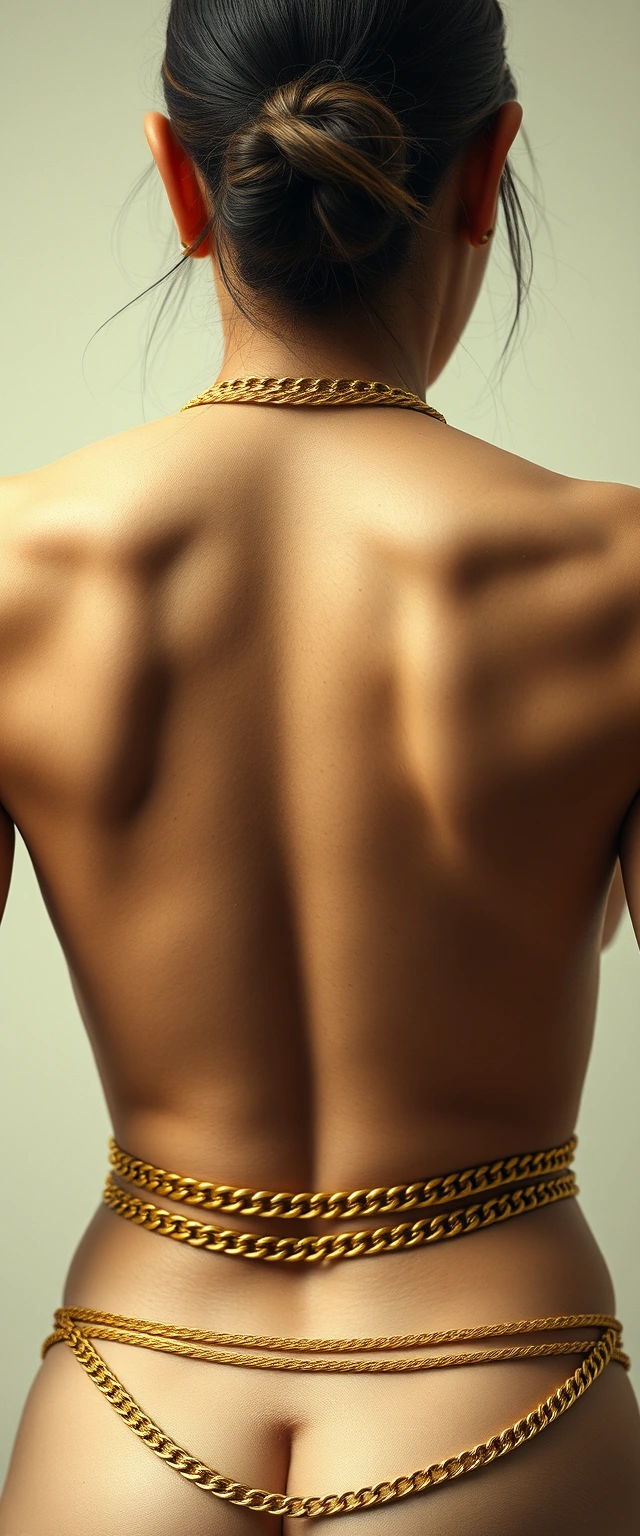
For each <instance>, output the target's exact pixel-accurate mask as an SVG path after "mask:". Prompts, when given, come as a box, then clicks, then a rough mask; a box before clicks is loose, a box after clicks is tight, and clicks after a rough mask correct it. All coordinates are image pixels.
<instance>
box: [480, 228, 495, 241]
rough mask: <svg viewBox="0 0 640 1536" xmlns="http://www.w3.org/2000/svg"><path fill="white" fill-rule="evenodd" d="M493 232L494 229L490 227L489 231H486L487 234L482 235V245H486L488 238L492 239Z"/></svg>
mask: <svg viewBox="0 0 640 1536" xmlns="http://www.w3.org/2000/svg"><path fill="white" fill-rule="evenodd" d="M492 234H493V229H488V230H487V232H486V235H483V236H482V238H481V240H480V244H481V245H486V243H487V240H490V239H491V236H492Z"/></svg>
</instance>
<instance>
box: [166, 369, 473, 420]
mask: <svg viewBox="0 0 640 1536" xmlns="http://www.w3.org/2000/svg"><path fill="white" fill-rule="evenodd" d="M225 404H227V405H341V406H346V405H382V406H385V405H386V406H399V407H400V408H401V409H403V410H407V411H422V413H423V414H424V415H425V416H433V417H435V419H436V421H441V422H442V423H443V424H444V426H446V425H447V423H446V421H445V418H444V416H443V415H442V414H441V412H440V411H436V410H435V409H434V407H433V406H432V405H427V403H426V401H425V400H422V399H421V398H420V396H419V395H414V394H413V393H412V392H411V390H409V389H399V388H396V387H395V386H394V385H392V384H382V383H379V382H378V381H377V380H372V379H289V378H285V379H276V378H269V377H266V376H263V377H254V378H248V379H223V380H222V381H221V382H220V383H219V384H212V385H211V388H210V389H205V390H204V391H203V393H202V394H201V395H195V396H194V398H193V400H188V401H187V403H186V405H183V406H182V407H181V409H182V410H183V411H190V410H191V409H192V407H193V406H194V405H225Z"/></svg>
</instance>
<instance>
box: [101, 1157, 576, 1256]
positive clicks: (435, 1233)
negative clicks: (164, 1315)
mask: <svg viewBox="0 0 640 1536" xmlns="http://www.w3.org/2000/svg"><path fill="white" fill-rule="evenodd" d="M577 1193H578V1186H577V1184H576V1181H575V1178H574V1175H573V1174H572V1173H568V1174H566V1175H565V1176H564V1178H559V1179H549V1180H548V1181H547V1182H546V1183H544V1184H532V1185H528V1186H527V1187H526V1188H525V1189H517V1190H514V1191H513V1192H512V1193H510V1194H504V1195H501V1196H499V1197H494V1198H493V1199H491V1200H485V1201H484V1202H483V1203H482V1204H479V1205H470V1206H465V1207H464V1208H463V1209H462V1210H456V1211H450V1212H448V1213H447V1214H442V1215H440V1216H432V1217H430V1218H429V1217H426V1218H423V1219H422V1220H421V1221H415V1222H403V1223H401V1224H400V1225H399V1226H395V1227H376V1228H375V1230H374V1231H359V1232H353V1231H351V1232H340V1233H338V1234H333V1233H331V1234H326V1235H324V1236H322V1237H274V1236H272V1235H271V1234H269V1235H265V1236H259V1235H258V1234H256V1233H255V1232H236V1231H232V1230H230V1229H228V1228H225V1227H217V1226H212V1225H208V1224H204V1223H203V1222H200V1221H196V1220H194V1219H193V1218H190V1217H188V1216H179V1215H174V1214H173V1212H171V1211H165V1210H163V1209H162V1208H161V1207H159V1206H157V1205H153V1204H152V1203H151V1202H150V1201H143V1200H139V1199H138V1198H137V1197H136V1196H135V1195H128V1194H127V1193H126V1192H125V1190H123V1189H121V1188H120V1186H119V1185H118V1184H116V1183H115V1182H113V1181H112V1179H111V1177H109V1178H108V1179H107V1183H106V1185H105V1188H104V1193H103V1200H104V1203H105V1205H107V1206H108V1207H109V1209H110V1210H112V1211H114V1212H115V1214H116V1215H117V1216H122V1217H123V1218H124V1220H125V1221H132V1222H134V1223H135V1225H136V1226H139V1227H144V1228H146V1230H147V1231H149V1232H155V1233H157V1234H158V1236H159V1237H170V1238H173V1239H174V1241H175V1242H178V1243H185V1244H186V1245H187V1247H190V1248H202V1249H203V1250H204V1251H205V1252H207V1253H226V1254H228V1255H229V1257H231V1258H244V1259H263V1260H265V1261H267V1262H269V1263H278V1262H281V1263H288V1264H296V1263H306V1264H317V1263H320V1262H322V1260H324V1259H332V1260H336V1259H355V1258H367V1257H373V1256H374V1255H375V1254H380V1253H395V1252H397V1251H398V1250H400V1249H403V1248H409V1249H412V1248H421V1247H423V1246H424V1245H425V1244H426V1243H438V1242H442V1241H445V1240H446V1239H448V1238H455V1237H464V1236H466V1235H467V1234H468V1233H470V1232H477V1231H480V1230H481V1229H483V1228H485V1227H489V1226H495V1225H497V1224H498V1223H499V1222H503V1221H509V1220H510V1219H511V1218H512V1217H514V1216H524V1215H525V1214H526V1213H527V1212H529V1211H535V1210H539V1209H541V1208H542V1207H543V1206H546V1205H554V1204H555V1203H556V1202H557V1201H558V1200H569V1199H571V1198H572V1197H573V1196H574V1195H576V1194H577Z"/></svg>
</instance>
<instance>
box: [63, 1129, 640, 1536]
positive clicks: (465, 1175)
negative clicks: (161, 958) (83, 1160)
mask: <svg viewBox="0 0 640 1536" xmlns="http://www.w3.org/2000/svg"><path fill="white" fill-rule="evenodd" d="M576 1145H577V1141H576V1137H575V1136H574V1137H572V1138H571V1139H570V1140H569V1141H567V1142H565V1144H564V1145H563V1146H561V1147H552V1148H550V1149H548V1150H546V1151H542V1152H527V1153H522V1154H519V1155H516V1156H513V1157H507V1158H500V1159H498V1160H496V1161H494V1162H492V1163H481V1164H478V1165H476V1166H474V1167H472V1168H466V1169H462V1170H460V1171H459V1172H457V1173H450V1174H442V1175H438V1176H437V1177H435V1178H431V1179H421V1180H418V1181H417V1182H416V1183H413V1184H397V1185H392V1186H390V1187H377V1188H375V1189H356V1190H351V1191H345V1190H338V1191H335V1192H332V1193H323V1192H308V1191H306V1192H302V1193H291V1192H288V1191H280V1192H277V1191H271V1190H255V1189H247V1188H236V1187H235V1186H233V1185H229V1184H215V1183H211V1182H207V1181H203V1180H200V1179H194V1178H191V1177H188V1176H187V1175H186V1174H180V1173H172V1172H169V1171H168V1170H167V1169H164V1168H158V1167H156V1166H155V1164H153V1163H148V1162H144V1161H143V1160H142V1159H141V1158H136V1157H133V1156H132V1155H131V1154H130V1153H129V1152H125V1151H124V1150H123V1148H122V1147H119V1146H118V1144H117V1142H115V1141H113V1140H112V1141H111V1142H110V1143H109V1158H110V1163H111V1167H112V1170H113V1172H112V1173H110V1174H109V1177H108V1179H107V1184H106V1188H105V1192H104V1198H105V1201H106V1203H107V1205H109V1206H110V1208H111V1209H112V1210H114V1211H115V1212H116V1213H117V1214H118V1215H120V1216H123V1217H125V1218H126V1219H127V1220H129V1221H134V1222H136V1223H137V1224H138V1225H140V1226H144V1227H146V1228H147V1229H149V1230H151V1231H155V1232H157V1233H159V1234H160V1235H162V1236H164V1237H173V1238H175V1239H176V1240H177V1241H179V1242H185V1243H187V1244H189V1245H191V1246H195V1247H198V1248H203V1249H205V1250H208V1251H210V1252H214V1253H227V1254H234V1255H237V1256H242V1257H245V1258H260V1259H267V1260H271V1261H272V1262H273V1261H277V1260H282V1261H285V1262H300V1261H301V1260H302V1261H305V1262H318V1261H321V1260H324V1259H332V1258H356V1257H361V1256H363V1255H367V1254H376V1253H389V1252H395V1251H397V1250H398V1249H402V1248H415V1247H418V1246H420V1245H422V1244H424V1243H432V1242H438V1241H440V1240H441V1239H443V1238H447V1237H457V1236H462V1235H464V1234H465V1233H469V1232H472V1231H477V1230H478V1229H480V1228H482V1227H487V1226H489V1225H492V1224H495V1223H496V1222H501V1221H506V1220H507V1219H509V1218H510V1217H511V1216H517V1215H522V1214H524V1212H525V1211H531V1210H535V1209H536V1208H538V1207H540V1206H543V1205H548V1204H550V1203H552V1202H553V1201H556V1200H565V1199H568V1198H569V1197H570V1196H571V1195H574V1194H575V1193H576V1192H577V1186H576V1183H575V1179H574V1175H573V1173H572V1172H571V1171H570V1164H571V1163H572V1161H573V1158H574V1154H575V1150H576ZM118 1178H120V1179H125V1180H126V1181H127V1182H128V1183H130V1184H133V1185H136V1186H137V1187H138V1188H140V1189H144V1190H146V1191H150V1192H152V1193H153V1194H157V1195H159V1196H160V1197H164V1198H166V1199H171V1200H174V1201H176V1202H178V1203H181V1202H182V1203H184V1204H186V1205H189V1206H192V1207H197V1208H198V1209H200V1210H201V1211H219V1212H221V1213H223V1214H229V1215H231V1214H233V1215H236V1216H238V1215H241V1216H251V1217H255V1218H259V1219H260V1218H262V1219H269V1218H271V1219H274V1218H277V1219H280V1220H299V1221H305V1220H311V1219H316V1220H335V1221H348V1220H353V1219H355V1218H357V1217H358V1216H368V1217H372V1216H381V1215H391V1214H393V1215H394V1216H397V1215H398V1214H403V1213H406V1212H415V1211H419V1210H429V1209H432V1208H434V1207H437V1206H443V1205H450V1204H451V1203H452V1202H455V1201H466V1202H469V1201H471V1202H472V1203H471V1204H469V1203H467V1204H465V1205H463V1206H462V1208H460V1209H457V1210H454V1211H448V1212H446V1213H445V1212H441V1213H440V1214H439V1215H436V1216H431V1217H424V1218H420V1219H419V1220H417V1221H414V1222H412V1223H409V1222H405V1223H401V1224H399V1225H395V1226H383V1227H378V1228H376V1229H375V1230H373V1231H371V1230H363V1231H353V1230H351V1231H349V1232H346V1233H344V1234H339V1235H337V1236H336V1235H334V1234H328V1235H327V1236H326V1237H316V1236H311V1237H291V1238H288V1237H286V1238H281V1237H274V1236H272V1235H270V1234H268V1235H266V1236H264V1237H261V1236H259V1235H257V1234H256V1233H243V1232H237V1231H229V1230H227V1229H226V1228H223V1227H217V1226H211V1225H205V1224H203V1223H201V1222H199V1221H196V1220H195V1219H192V1218H189V1217H186V1216H181V1215H175V1214H172V1213H171V1212H169V1211H166V1210H163V1209H162V1208H161V1207H158V1206H156V1205H153V1204H151V1203H147V1202H143V1201H142V1200H139V1199H137V1197H135V1196H131V1195H129V1194H127V1192H126V1191H125V1190H124V1189H123V1188H122V1186H121V1185H120V1184H119V1183H118V1182H117V1180H118ZM507 1186H509V1187H508V1188H507ZM511 1186H516V1188H515V1189H514V1188H513V1187H511ZM517 1186H521V1187H517ZM500 1190H502V1191H503V1193H502V1194H499V1193H496V1192H497V1191H500ZM481 1196H485V1197H486V1198H484V1199H480V1200H479V1199H478V1197H481ZM595 1329H597V1330H598V1333H599V1336H598V1337H597V1338H596V1339H594V1338H589V1337H585V1330H595ZM558 1331H561V1332H565V1333H567V1332H568V1333H573V1334H575V1333H577V1334H578V1337H577V1338H570V1339H566V1338H565V1339H563V1340H558V1339H554V1340H551V1341H549V1340H548V1339H544V1340H539V1341H537V1342H533V1343H523V1342H522V1339H523V1337H526V1336H527V1335H532V1334H533V1335H535V1334H541V1333H547V1334H548V1333H549V1332H558ZM621 1333H622V1325H621V1324H620V1323H619V1322H618V1321H617V1319H616V1318H614V1317H608V1316H604V1315H603V1314H600V1313H582V1314H572V1315H571V1316H562V1317H547V1318H534V1319H533V1320H530V1321H524V1322H515V1323H494V1324H490V1325H488V1326H486V1327H476V1328H466V1329H464V1328H458V1329H450V1330H448V1331H444V1332H438V1333H420V1334H407V1335H394V1336H391V1337H384V1338H361V1339H357V1338H355V1339H297V1338H277V1337H271V1336H263V1335H257V1334H248V1335H245V1334H230V1333H216V1332H208V1331H205V1330H202V1329H194V1328H177V1327H174V1326H173V1325H171V1324H167V1323H156V1322H145V1321H141V1320H140V1319H137V1318H133V1317H121V1316H117V1315H115V1314H113V1313H108V1312H96V1311H91V1310H88V1309H86V1308H79V1307H66V1308H62V1309H61V1310H60V1311H58V1312H57V1313H56V1317H55V1330H54V1332H53V1333H52V1334H51V1336H50V1337H49V1338H48V1339H47V1341H46V1343H45V1345H44V1347H43V1354H46V1353H47V1351H48V1350H49V1349H51V1348H52V1347H53V1345H55V1344H60V1343H65V1344H67V1345H68V1347H69V1348H70V1349H71V1350H72V1351H73V1353H74V1355H75V1356H76V1359H77V1360H78V1361H79V1363H80V1365H81V1366H82V1368H83V1370H85V1371H86V1373H87V1375H88V1376H89V1377H90V1378H91V1380H92V1381H93V1382H94V1383H95V1385H96V1386H97V1387H98V1389H99V1391H100V1392H102V1393H103V1395H104V1396H105V1397H106V1399H107V1401H108V1402H109V1403H111V1406H112V1407H113V1408H114V1410H115V1411H116V1413H118V1414H119V1415H120V1417H121V1418H122V1419H123V1420H124V1422H125V1423H126V1424H128V1425H129V1427H130V1429H132V1430H133V1432H134V1434H136V1435H137V1436H138V1437H139V1438H140V1439H141V1440H142V1441H143V1442H144V1444H145V1445H147V1446H149V1448H150V1449H151V1450H152V1451H153V1452H154V1454H155V1455H156V1456H158V1457H160V1459H161V1460H162V1461H165V1462H166V1463H167V1465H168V1466H170V1467H173V1469H174V1471H176V1472H178V1473H179V1474H180V1476H181V1477H184V1478H186V1479H187V1480H188V1481H189V1482H192V1483H195V1484H196V1486H197V1487H199V1488H202V1489H203V1490H204V1491H205V1492H207V1493H210V1494H212V1495H213V1496H214V1497H215V1498H219V1499H224V1500H225V1501H226V1502H227V1503H230V1504H236V1505H238V1506H239V1507H241V1508H243V1509H253V1510H256V1511H258V1512H260V1513H263V1514H272V1515H277V1516H279V1517H282V1516H284V1515H286V1516H287V1517H289V1518H290V1519H291V1518H292V1519H299V1518H306V1519H318V1518H321V1517H323V1518H324V1517H327V1516H329V1515H340V1514H346V1513H349V1512H350V1511H353V1510H358V1509H371V1508H374V1507H375V1506H377V1505H381V1504H390V1503H393V1502H395V1501H397V1500H398V1499H403V1498H406V1497H408V1496H409V1495H410V1494H414V1493H419V1492H425V1491H426V1490H428V1489H429V1488H434V1487H436V1486H437V1485H438V1484H439V1483H443V1482H447V1481H449V1480H451V1479H452V1478H455V1477H460V1476H462V1475H463V1474H465V1473H468V1472H472V1471H474V1470H476V1469H477V1468H479V1467H484V1466H487V1465H488V1464H489V1463H490V1462H492V1461H495V1460H496V1458H497V1457H499V1456H505V1455H507V1454H508V1453H509V1452H511V1451H514V1450H516V1449H517V1448H518V1447H519V1446H520V1445H524V1444H525V1443H526V1442H527V1441H528V1440H531V1439H533V1438H534V1436H536V1435H539V1434H541V1433H542V1431H543V1430H544V1429H547V1428H548V1426H549V1425H550V1424H553V1423H554V1422H555V1420H556V1419H557V1418H559V1417H560V1415H561V1414H563V1413H566V1412H567V1410H568V1409H569V1408H571V1407H573V1405H574V1404H575V1403H577V1402H578V1400H579V1398H580V1397H582V1396H583V1394H584V1393H585V1392H586V1391H587V1390H588V1388H589V1387H590V1386H592V1384H593V1382H594V1381H596V1380H597V1378H598V1376H600V1375H601V1373H602V1371H603V1370H604V1369H605V1367H606V1366H607V1365H608V1364H609V1362H610V1361H616V1362H618V1363H619V1364H621V1365H623V1366H625V1367H626V1368H628V1365H629V1360H628V1357H627V1355H626V1354H625V1353H624V1350H623V1348H622V1338H621ZM96 1339H107V1340H112V1341H114V1342H116V1343H120V1344H130V1345H137V1346H138V1347H139V1348H142V1349H151V1350H158V1351H161V1352H163V1353H166V1354H171V1355H178V1356H182V1357H183V1358H186V1359H190V1360H202V1361H207V1362H209V1363H210V1364H214V1365H227V1366H240V1367H243V1368H245V1369H247V1368H248V1369H252V1370H263V1371H264V1370H266V1371H296V1372H309V1373H316V1374H320V1373H322V1374H334V1375H336V1374H350V1375H351V1374H359V1375H362V1374H368V1375H374V1374H376V1375H378V1374H384V1375H392V1374H397V1373H401V1372H416V1371H429V1370H446V1369H452V1368H457V1367H463V1366H467V1367H469V1366H472V1365H492V1364H498V1363H507V1362H510V1361H517V1360H530V1359H540V1358H544V1357H547V1356H556V1355H557V1356H563V1355H573V1356H575V1355H580V1356H582V1359H581V1363H580V1365H579V1366H578V1368H577V1370H576V1371H574V1373H573V1375H572V1376H570V1377H568V1378H567V1380H566V1381H564V1382H563V1383H562V1384H561V1386H559V1387H558V1388H557V1389H556V1390H555V1391H554V1392H553V1393H551V1395H550V1396H549V1397H548V1398H547V1399H546V1400H545V1402H543V1403H540V1404H539V1405H538V1407H537V1408H534V1409H533V1410H532V1412H530V1413H528V1414H527V1415H526V1416H525V1417H524V1418H522V1419H519V1420H518V1421H517V1423H515V1424H512V1425H510V1426H509V1428H508V1429H505V1430H502V1431H501V1433H500V1434H498V1435H494V1436H493V1437H492V1438H491V1439H490V1440H486V1441H483V1442H482V1443H481V1444H480V1445H476V1446H474V1447H473V1448H472V1449H470V1450H465V1451H461V1452H459V1453H458V1454H457V1455H455V1456H452V1457H450V1458H449V1459H448V1460H446V1461H442V1462H437V1463H434V1464H433V1465H431V1466H429V1467H425V1468H421V1469H419V1470H418V1471H416V1472H412V1473H411V1474H409V1475H408V1476H401V1477H397V1478H395V1479H394V1480H393V1481H384V1482H380V1483H376V1485H375V1486H374V1487H367V1488H360V1489H359V1490H358V1491H357V1492H353V1491H349V1492H347V1493H342V1494H327V1495H323V1496H318V1497H316V1496H315V1495H309V1496H307V1497H304V1498H303V1497H296V1496H292V1495H289V1494H280V1493H269V1492H267V1491H266V1490H264V1489H261V1488H249V1487H247V1486H246V1485H245V1484H242V1483H238V1482H236V1481H235V1480H234V1479H233V1478H229V1477H225V1476H224V1475H223V1474H222V1473H221V1472H217V1471H216V1470H215V1469H214V1468H212V1467H208V1466H207V1465H206V1464H205V1463H204V1462H201V1461H199V1460H198V1458H197V1457H194V1456H192V1455H190V1453H189V1452H188V1451H186V1450H185V1449H184V1447H182V1446H180V1445H178V1444H177V1442H176V1441H175V1440H173V1439H172V1438H171V1436H169V1435H167V1434H165V1433H164V1431H163V1430H161V1429H160V1428H159V1426H158V1425H157V1424H156V1423H155V1422H154V1421H153V1419H151V1418H150V1417H149V1415H148V1414H146V1413H145V1411H144V1409H143V1408H141V1407H140V1405H139V1404H138V1403H137V1402H136V1401H135V1399H134V1398H133V1397H132V1396H131V1394H130V1393H129V1392H128V1391H127V1389H126V1387H125V1386H124V1385H123V1383H122V1382H121V1381H120V1380H119V1379H118V1377H117V1376H115V1375H114V1373H113V1371H111V1370H110V1369H109V1367H108V1365H107V1363H106V1361H105V1360H104V1359H103V1357H102V1355H100V1354H99V1352H98V1350H97V1349H96V1347H95V1342H94V1341H95V1340H96ZM505 1340H508V1341H509V1342H506V1343H505V1342H504V1341H505ZM480 1344H484V1345H485V1346H487V1345H488V1346H489V1347H484V1348H478V1347H477V1346H478V1345H480ZM443 1345H455V1346H460V1345H463V1346H464V1348H462V1349H460V1348H459V1347H457V1348H456V1349H455V1350H454V1352H447V1353H434V1351H435V1350H441V1349H442V1346H443ZM417 1351H418V1352H419V1353H416V1352H417ZM429 1351H431V1353H429ZM381 1357H382V1358H381Z"/></svg>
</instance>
